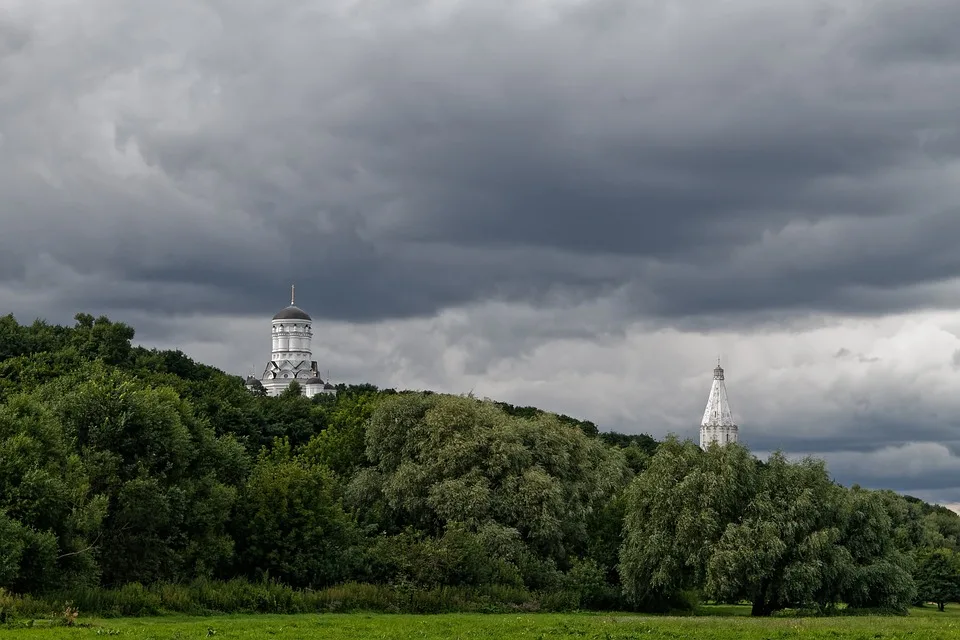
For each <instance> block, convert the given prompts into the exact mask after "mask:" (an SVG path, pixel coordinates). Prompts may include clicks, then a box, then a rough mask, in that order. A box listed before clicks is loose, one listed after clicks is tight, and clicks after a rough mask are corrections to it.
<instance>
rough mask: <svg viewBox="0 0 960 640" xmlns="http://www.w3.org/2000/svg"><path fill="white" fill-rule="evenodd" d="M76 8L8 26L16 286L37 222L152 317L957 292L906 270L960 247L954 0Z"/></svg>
mask: <svg viewBox="0 0 960 640" xmlns="http://www.w3.org/2000/svg"><path fill="white" fill-rule="evenodd" d="M97 6H98V7H100V8H102V9H103V14H104V15H111V16H113V17H112V18H111V19H102V20H94V19H92V18H84V20H85V22H83V27H81V26H80V25H78V26H75V27H74V26H71V22H70V21H71V20H73V19H75V18H78V16H72V15H71V14H70V13H69V12H70V11H71V9H70V8H62V9H61V11H62V12H64V13H63V15H61V16H58V18H56V19H55V18H52V17H50V16H43V15H41V14H39V13H37V12H36V11H35V10H30V9H29V8H21V9H19V10H17V11H13V12H11V13H10V15H9V16H8V17H7V18H6V20H5V21H4V22H3V23H2V24H3V26H2V27H0V42H2V43H3V45H2V46H0V51H3V52H6V55H5V56H4V58H3V67H2V73H3V75H4V77H5V78H6V79H7V82H4V83H3V85H4V87H5V88H4V89H0V94H2V96H3V98H4V100H3V103H2V104H3V105H5V106H3V107H2V109H0V133H2V135H3V146H4V149H5V150H6V151H7V153H5V154H4V155H5V157H6V158H7V159H6V160H5V161H4V166H5V168H6V178H5V179H4V180H3V185H2V187H0V188H2V190H3V192H4V193H5V194H6V195H7V200H6V201H7V202H8V203H9V205H8V207H9V208H8V209H7V211H6V213H4V214H3V216H4V217H3V223H4V227H5V230H7V231H8V232H7V233H5V234H4V238H5V239H4V241H3V249H4V255H5V258H4V269H3V273H2V276H3V277H4V278H5V279H6V280H8V281H20V280H22V279H23V278H24V277H25V272H24V268H23V267H22V265H23V264H25V263H29V261H30V260H32V259H34V256H36V255H37V253H38V249H39V250H40V251H42V252H45V253H47V254H48V255H49V256H50V258H51V259H52V260H55V261H57V262H59V263H61V264H63V265H64V266H65V267H68V268H71V269H75V270H77V271H79V272H81V273H88V274H94V275H96V276H97V277H113V278H116V279H118V280H120V281H123V282H129V283H131V284H134V283H137V284H140V285H141V286H140V287H139V290H140V291H141V292H142V294H141V295H139V296H138V295H137V294H136V293H135V292H132V293H131V292H126V293H123V294H118V293H117V291H116V290H113V289H99V288H98V289H97V290H94V291H89V290H84V291H83V292H82V296H81V297H82V298H83V299H86V300H91V299H95V300H96V301H97V304H101V305H102V306H105V307H114V306H118V307H123V306H125V305H132V306H135V307H139V306H144V305H151V304H153V305H156V306H157V310H158V311H160V310H163V311H166V312H182V311H185V310H187V309H190V308H198V307H199V308H207V309H213V308H218V309H222V310H225V311H234V312H236V311H238V310H240V309H249V310H251V311H253V310H255V311H257V312H265V311H266V310H267V309H268V308H272V307H273V306H276V301H277V300H278V299H280V298H282V295H283V294H282V293H281V292H282V291H283V290H285V288H286V285H287V283H288V282H289V281H290V280H293V279H297V280H298V281H299V283H300V286H301V290H302V295H303V296H304V299H309V298H312V299H315V300H323V301H325V304H322V305H318V313H319V314H321V315H323V316H325V317H330V318H338V319H354V320H371V319H377V318H382V317H406V316H416V315H424V314H426V315H429V314H432V313H434V312H436V311H437V310H438V309H442V308H445V307H448V306H452V305H458V304H463V303H466V302H469V301H472V300H482V299H489V298H504V299H529V298H530V297H531V296H537V295H538V294H540V293H541V292H542V291H553V290H555V289H556V288H560V289H568V290H569V294H570V295H571V296H573V297H574V298H579V297H582V296H590V295H603V294H607V293H609V292H611V291H614V290H617V289H621V290H622V295H624V296H625V297H626V300H625V304H624V305H623V311H624V313H625V314H627V315H628V316H633V317H643V316H651V315H652V316H659V317H662V318H665V319H670V318H685V317H689V318H697V317H700V316H714V315H718V314H732V315H736V314H738V313H743V312H745V313H747V314H753V313H763V312H766V311H770V310H778V309H786V310H789V311H791V312H796V311H805V310H806V311H809V310H813V311H842V312H848V313H853V312H861V311H862V312H865V313H869V314H874V313H883V312H887V311H895V310H902V309H907V308H912V307H914V306H917V305H925V304H926V305H929V306H939V305H944V304H952V303H954V302H956V301H957V300H956V296H950V297H949V299H947V300H943V299H932V298H925V297H924V296H923V295H922V292H921V295H911V289H912V288H914V287H917V286H918V285H923V284H924V283H930V282H935V281H939V280H943V279H946V278H952V277H955V276H956V275H958V271H960V260H958V259H957V257H956V252H955V251H954V250H953V247H952V238H954V237H956V236H957V234H958V232H960V228H958V225H960V222H958V220H960V216H957V214H956V210H955V208H954V206H953V204H952V203H953V202H954V201H955V198H954V197H953V196H954V191H955V187H953V184H954V183H955V180H954V179H953V170H952V167H953V165H954V163H955V162H956V160H957V158H958V156H960V134H958V129H957V125H958V121H957V115H956V111H955V108H954V106H955V104H956V101H957V99H960V95H957V91H956V90H955V89H954V88H953V87H955V86H960V85H958V84H957V83H956V82H954V81H955V80H957V79H958V76H960V64H958V63H960V58H958V56H957V55H956V53H957V52H956V51H955V47H953V45H951V44H950V43H951V42H952V40H951V39H950V38H948V35H949V30H948V29H947V28H946V27H945V26H944V25H945V24H950V20H949V17H950V16H951V15H952V14H953V13H955V12H956V9H954V8H953V7H952V5H951V4H950V3H924V4H923V5H922V6H911V7H910V11H908V12H907V11H905V10H904V9H903V7H905V5H902V3H892V2H888V3H877V4H876V5H871V6H870V7H866V6H863V7H848V6H846V4H845V3H839V2H820V3H800V2H789V3H782V4H779V5H778V6H776V7H771V6H766V5H763V4H762V3H756V2H742V3H738V4H736V5H730V6H726V8H723V9H721V8H718V7H717V8H714V7H711V8H703V7H700V6H695V5H694V4H693V3H671V4H669V5H667V4H664V3H659V2H640V3H624V2H617V1H612V0H594V1H593V2H589V3H587V2H581V3H543V4H539V5H534V4H528V5H524V6H510V7H507V6H500V5H499V4H496V3H493V4H491V5H484V6H481V3H472V2H463V3H459V4H451V5H449V6H447V7H443V6H439V5H430V4H412V5H404V7H403V9H402V10H401V9H398V8H397V7H391V6H388V4H387V3H382V2H381V3H368V4H365V5H347V4H338V3H334V2H306V1H302V2H293V3H287V4H285V5H284V7H282V8H278V7H276V6H275V5H268V4H266V3H263V2H256V1H253V0H250V1H248V2H242V3H221V2H207V3H173V4H169V5H165V6H164V7H159V6H158V7H152V8H145V7H136V8H134V7H132V6H131V5H129V4H126V3H118V2H113V1H107V0H102V1H101V2H99V3H97ZM85 28H86V29H88V31H84V29H85ZM174 34H175V35H174ZM18 219H19V220H18ZM58 230H59V231H58ZM545 254H552V255H551V257H549V258H547V259H544V255H545ZM158 284H165V285H169V291H170V293H169V294H168V295H160V296H157V295H150V294H148V293H147V292H148V290H149V289H150V287H152V286H156V285H158ZM178 288H182V289H183V291H182V292H181V293H179V294H178V293H174V291H176V290H177V289H178ZM191 291H194V292H195V293H194V294H191V293H190V292H191ZM211 291H216V292H218V293H217V294H211ZM91 296H93V298H91ZM64 302H74V301H73V300H67V301H64ZM321 307H322V308H321ZM742 320H743V318H740V321H742Z"/></svg>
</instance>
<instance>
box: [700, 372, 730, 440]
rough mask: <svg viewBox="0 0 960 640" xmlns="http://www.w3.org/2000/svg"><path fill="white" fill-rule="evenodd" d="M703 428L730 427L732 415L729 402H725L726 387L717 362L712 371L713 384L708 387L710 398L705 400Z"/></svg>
mask: <svg viewBox="0 0 960 640" xmlns="http://www.w3.org/2000/svg"><path fill="white" fill-rule="evenodd" d="M700 424H701V426H704V427H732V426H734V425H735V424H736V423H735V422H734V421H733V413H732V412H731V411H730V402H729V401H728V400H727V387H726V385H725V384H724V381H723V368H722V367H721V366H720V362H719V361H717V368H716V369H714V370H713V384H712V385H710V397H709V398H707V408H706V409H704V411H703V420H702V421H701V422H700Z"/></svg>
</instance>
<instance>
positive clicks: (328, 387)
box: [323, 382, 336, 389]
mask: <svg viewBox="0 0 960 640" xmlns="http://www.w3.org/2000/svg"><path fill="white" fill-rule="evenodd" d="M323 388H324V389H336V387H335V386H333V385H332V384H330V383H329V382H328V383H327V384H325V385H323Z"/></svg>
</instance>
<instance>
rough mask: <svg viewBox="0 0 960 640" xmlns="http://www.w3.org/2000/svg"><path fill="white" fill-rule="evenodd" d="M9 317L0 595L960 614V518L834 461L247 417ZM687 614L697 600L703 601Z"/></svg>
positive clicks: (495, 417) (255, 408) (204, 378)
mask: <svg viewBox="0 0 960 640" xmlns="http://www.w3.org/2000/svg"><path fill="white" fill-rule="evenodd" d="M75 320H76V323H75V324H74V326H72V327H63V326H56V325H50V324H48V323H46V322H43V321H39V320H38V321H36V322H34V323H32V324H30V325H21V324H19V323H18V322H17V321H16V320H15V319H14V318H13V317H12V316H5V317H0V587H2V588H5V589H10V590H13V591H15V592H18V593H47V592H55V591H58V590H64V589H71V588H98V587H119V586H123V585H127V584H130V583H140V584H154V583H162V582H183V581H191V580H197V579H233V578H246V579H250V580H261V579H268V578H269V579H272V580H279V581H281V582H283V583H284V584H287V585H291V586H296V587H313V588H316V587H321V586H325V585H331V584H336V583H340V582H344V581H361V582H375V583H389V584H404V585H412V586H413V587H424V588H427V587H438V586H449V585H477V586H483V585H512V586H518V587H525V588H528V589H537V590H544V591H560V592H575V593H577V594H579V596H578V598H579V599H578V600H576V602H579V603H581V605H582V606H597V607H617V608H624V607H635V608H646V609H667V608H672V607H679V606H687V605H688V604H689V602H690V601H691V600H692V599H696V598H700V597H704V598H708V599H712V600H716V601H720V602H739V601H746V602H749V603H751V604H752V606H753V612H754V614H756V615H770V614H771V613H773V612H775V611H777V610H780V609H784V608H803V609H810V610H824V609H829V608H833V607H836V606H837V605H839V604H841V603H843V604H845V605H847V606H850V607H854V608H861V609H868V608H883V609H898V610H902V609H903V608H904V607H905V606H906V605H907V604H910V603H913V602H920V601H927V602H934V603H936V604H937V605H938V606H939V607H941V608H942V607H944V606H946V604H947V603H949V602H954V601H956V600H957V599H958V598H960V595H958V594H960V588H958V584H960V568H958V567H960V561H958V560H957V557H958V556H957V553H958V552H960V518H958V517H957V515H956V514H954V513H953V512H952V511H949V510H948V509H945V508H943V507H939V506H937V505H930V504H927V503H925V502H923V501H920V500H917V499H916V498H911V497H909V496H900V495H897V494H896V493H893V492H892V491H871V490H867V489H863V488H861V487H857V486H854V487H851V488H845V487H841V486H839V485H837V484H836V483H835V482H833V481H832V479H831V478H830V476H829V473H828V471H827V469H826V468H825V466H824V464H823V463H822V462H821V461H817V460H813V459H804V460H796V461H795V460H790V459H788V458H787V457H786V456H784V455H783V454H781V453H779V452H778V453H774V454H773V455H771V456H770V457H769V458H768V459H767V460H765V461H760V460H758V459H757V458H755V457H754V456H753V455H752V454H751V453H750V452H749V451H748V450H747V449H746V448H745V447H743V446H740V445H729V446H726V447H718V446H712V447H710V448H709V449H708V450H706V451H703V450H701V449H700V448H699V447H698V446H697V445H696V444H694V443H692V442H689V441H680V440H679V439H677V438H675V437H668V438H667V439H666V440H665V441H663V442H658V441H657V440H655V439H654V438H652V437H650V436H649V435H644V434H623V433H613V432H602V431H600V429H599V428H598V426H597V425H596V424H595V423H594V422H592V421H590V420H585V419H579V418H573V417H570V416H566V415H558V414H554V413H550V412H548V411H543V410H541V409H537V408H534V407H518V406H514V405H511V404H507V403H502V402H494V401H488V400H479V399H476V398H473V397H471V396H452V395H447V394H439V393H431V392H409V391H395V390H392V389H387V390H380V389H378V388H376V387H374V386H372V385H354V386H347V385H341V386H340V387H338V393H337V395H336V396H334V397H331V396H320V397H317V398H313V399H309V398H306V397H304V396H302V395H300V393H299V391H298V390H297V389H295V388H293V389H289V390H288V391H287V392H285V393H283V394H281V395H280V396H277V397H268V396H266V395H265V394H263V393H251V392H250V391H249V390H247V389H246V387H245V386H244V384H243V380H242V379H241V378H240V377H238V376H232V375H228V374H226V373H224V372H222V371H220V370H218V369H216V368H214V367H210V366H207V365H204V364H201V363H197V362H195V361H193V360H192V359H191V358H189V357H188V356H187V355H186V354H184V353H182V352H180V351H175V350H167V351H161V350H155V349H146V348H143V347H139V346H135V345H133V343H132V340H133V338H134V335H135V333H134V330H133V328H131V327H129V326H127V325H125V324H123V323H117V322H112V321H110V320H109V319H108V318H106V317H102V316H101V317H97V318H94V317H93V316H91V315H88V314H78V315H77V316H76V318H75ZM691 594H694V595H693V596H692V595H691Z"/></svg>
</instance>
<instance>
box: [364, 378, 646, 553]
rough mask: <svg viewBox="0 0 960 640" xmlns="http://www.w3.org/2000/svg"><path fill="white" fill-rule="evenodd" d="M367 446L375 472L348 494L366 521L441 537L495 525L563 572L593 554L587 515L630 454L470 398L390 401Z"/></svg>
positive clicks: (377, 413)
mask: <svg viewBox="0 0 960 640" xmlns="http://www.w3.org/2000/svg"><path fill="white" fill-rule="evenodd" d="M366 444H367V458H368V459H369V460H370V463H371V466H370V467H365V468H363V469H361V470H360V471H359V472H358V473H357V474H356V476H355V477H354V478H353V479H352V481H351V484H350V488H349V492H348V495H349V496H350V498H351V503H352V504H353V505H354V506H355V507H356V508H358V509H360V510H362V511H363V512H365V515H366V518H365V521H366V522H368V523H370V522H375V523H376V524H377V526H378V527H379V529H380V530H381V531H387V532H388V533H398V532H399V531H401V530H402V529H403V528H405V527H407V526H412V527H414V528H416V529H417V530H419V531H422V532H425V533H427V534H428V535H431V536H434V537H439V536H442V535H443V534H444V531H445V530H446V528H447V526H448V525H449V524H450V523H453V522H458V523H463V525H465V526H467V527H470V528H472V529H473V530H478V529H479V528H480V527H481V526H483V525H485V524H487V523H495V524H497V525H500V526H503V527H507V528H508V529H514V530H516V531H517V532H518V534H519V536H520V539H521V540H522V541H523V542H524V544H526V545H529V548H530V549H531V550H532V551H533V552H534V553H535V555H536V556H537V557H540V558H543V559H549V560H550V561H553V562H556V563H557V564H558V565H560V566H564V565H566V564H568V563H569V562H570V559H571V557H573V556H577V555H579V554H581V553H583V552H585V550H586V547H587V543H588V540H589V534H588V531H587V526H588V519H589V516H590V515H591V514H592V513H593V512H594V510H595V509H597V508H600V507H602V505H603V504H605V503H606V501H607V500H609V498H610V496H611V495H612V494H613V493H614V492H615V491H616V490H617V489H618V488H619V487H621V486H622V485H623V483H624V481H625V479H626V478H627V477H628V475H627V474H628V471H627V469H626V466H625V464H624V462H623V457H622V454H620V453H619V452H617V451H614V450H611V449H610V448H608V447H606V446H605V445H603V444H602V443H601V442H600V441H598V440H597V439H595V438H590V437H588V436H586V435H585V434H584V433H583V431H582V430H580V429H579V428H578V427H573V426H568V425H564V424H562V423H561V422H560V421H559V420H558V419H557V418H556V417H555V416H553V415H551V414H543V415H540V416H537V417H535V418H533V419H525V418H519V417H514V416H510V415H507V414H506V413H504V411H503V410H501V409H500V408H498V407H497V406H495V405H494V404H493V403H491V402H484V401H479V400H476V399H473V398H469V397H453V396H439V395H426V394H401V395H397V396H390V397H386V398H383V399H381V400H380V401H379V403H378V404H377V407H376V409H375V410H374V412H373V416H372V417H371V419H370V424H369V426H368V428H367V433H366ZM371 516H372V517H371Z"/></svg>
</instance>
